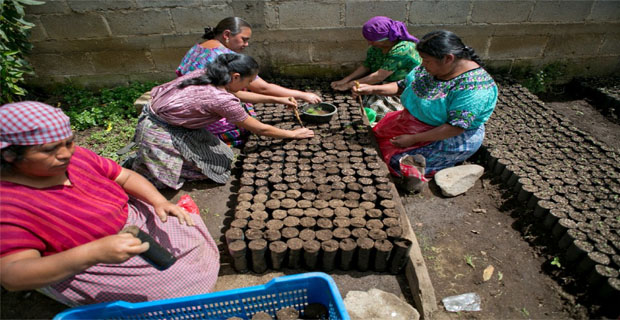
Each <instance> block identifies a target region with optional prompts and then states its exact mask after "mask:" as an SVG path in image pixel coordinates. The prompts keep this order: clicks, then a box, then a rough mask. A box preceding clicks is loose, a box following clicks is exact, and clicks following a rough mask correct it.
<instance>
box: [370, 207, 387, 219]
mask: <svg viewBox="0 0 620 320" xmlns="http://www.w3.org/2000/svg"><path fill="white" fill-rule="evenodd" d="M366 215H367V216H368V217H369V218H381V217H382V216H383V212H381V210H379V209H372V208H371V209H368V210H366Z"/></svg>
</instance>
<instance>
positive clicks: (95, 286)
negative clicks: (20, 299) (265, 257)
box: [40, 199, 220, 306]
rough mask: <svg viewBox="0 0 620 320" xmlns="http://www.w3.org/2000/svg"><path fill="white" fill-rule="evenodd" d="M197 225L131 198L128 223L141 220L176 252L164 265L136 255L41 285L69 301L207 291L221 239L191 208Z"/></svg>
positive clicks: (139, 298) (145, 298) (146, 229)
mask: <svg viewBox="0 0 620 320" xmlns="http://www.w3.org/2000/svg"><path fill="white" fill-rule="evenodd" d="M190 216H191V217H192V219H193V220H194V222H195V224H196V226H194V227H189V226H185V225H181V224H179V222H178V220H177V219H176V218H175V217H170V218H169V219H168V221H167V222H165V223H164V222H162V221H161V220H160V219H159V217H157V215H156V214H155V212H154V211H153V207H152V206H150V205H147V204H145V203H143V202H141V201H139V200H136V199H131V200H130V202H129V216H128V217H127V222H126V224H125V226H128V225H136V226H138V227H139V228H140V229H142V231H144V232H146V233H148V234H149V235H151V237H153V238H154V239H155V240H156V241H157V242H159V244H161V246H162V247H164V248H166V249H168V250H169V251H170V252H172V254H173V255H174V256H175V257H176V258H177V261H176V263H175V264H173V265H172V266H171V267H170V268H168V269H167V270H164V271H159V270H157V269H155V268H154V267H153V266H151V265H150V264H149V263H147V262H146V261H145V260H143V259H142V258H141V257H140V256H135V257H133V258H131V259H129V260H127V261H125V262H124V263H122V264H97V265H94V266H92V267H90V268H88V269H86V270H84V271H83V272H81V273H79V274H77V275H75V276H73V277H70V278H68V279H65V280H63V281H60V282H58V283H56V284H53V285H51V286H48V287H45V288H43V289H41V290H40V291H41V292H42V293H44V294H46V295H48V296H50V297H52V298H53V299H55V300H57V301H59V302H61V303H64V304H66V305H69V306H78V305H83V304H92V303H100V302H108V301H116V300H123V301H128V302H141V301H152V300H160V299H168V298H175V297H182V296H190V295H196V294H203V293H208V292H210V291H212V290H213V288H214V286H215V282H216V281H217V275H218V272H219V268H220V262H219V258H220V256H219V252H218V249H217V245H216V244H215V241H213V238H212V237H211V235H210V234H209V231H208V230H207V227H206V226H205V224H204V222H203V220H202V219H201V218H200V215H196V214H190Z"/></svg>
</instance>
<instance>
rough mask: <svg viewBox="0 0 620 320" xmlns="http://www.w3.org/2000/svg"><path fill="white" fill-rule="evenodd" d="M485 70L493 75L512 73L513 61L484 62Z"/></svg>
mask: <svg viewBox="0 0 620 320" xmlns="http://www.w3.org/2000/svg"><path fill="white" fill-rule="evenodd" d="M483 62H484V69H485V70H487V71H488V72H489V73H490V74H491V75H497V74H505V73H510V70H511V68H512V59H498V60H484V61H483Z"/></svg>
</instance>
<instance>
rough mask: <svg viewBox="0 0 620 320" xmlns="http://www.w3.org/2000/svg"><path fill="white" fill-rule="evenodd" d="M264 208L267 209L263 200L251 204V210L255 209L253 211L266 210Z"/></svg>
mask: <svg viewBox="0 0 620 320" xmlns="http://www.w3.org/2000/svg"><path fill="white" fill-rule="evenodd" d="M264 210H265V204H264V203H261V202H257V203H253V204H252V205H251V206H250V211H253V212H256V211H264Z"/></svg>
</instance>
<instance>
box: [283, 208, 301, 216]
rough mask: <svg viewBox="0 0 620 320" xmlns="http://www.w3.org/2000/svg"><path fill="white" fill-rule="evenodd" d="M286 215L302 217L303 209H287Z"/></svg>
mask: <svg viewBox="0 0 620 320" xmlns="http://www.w3.org/2000/svg"><path fill="white" fill-rule="evenodd" d="M286 213H287V214H288V215H289V216H293V217H302V216H303V215H304V209H300V208H292V209H288V210H287V211H286Z"/></svg>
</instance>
